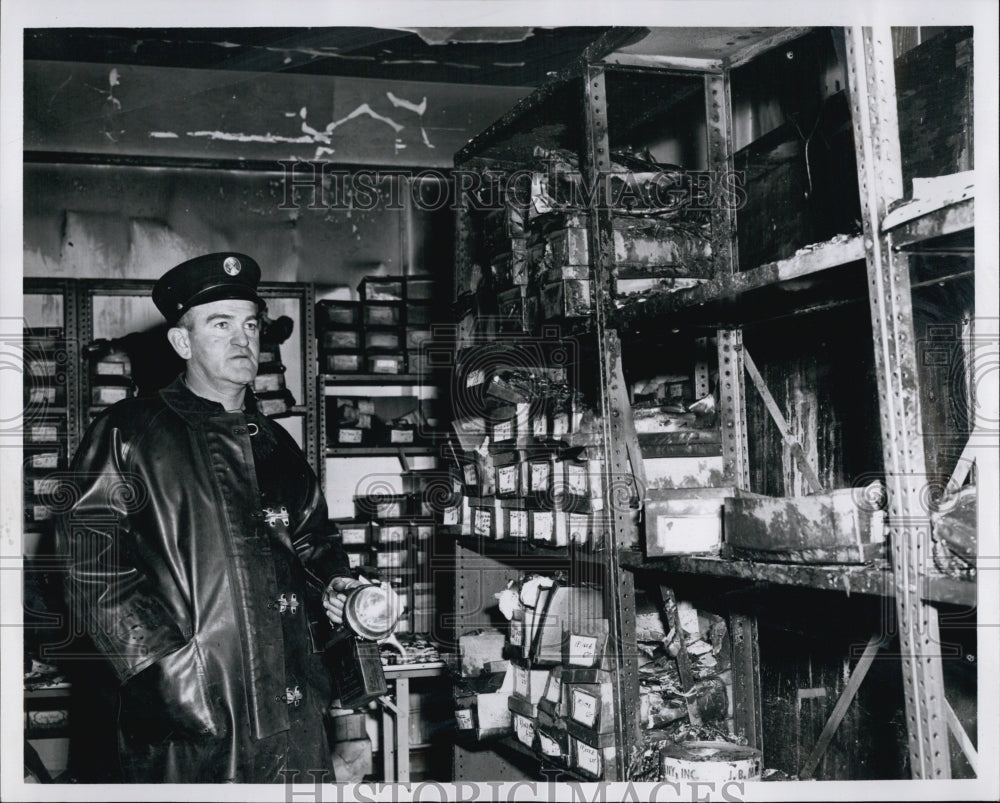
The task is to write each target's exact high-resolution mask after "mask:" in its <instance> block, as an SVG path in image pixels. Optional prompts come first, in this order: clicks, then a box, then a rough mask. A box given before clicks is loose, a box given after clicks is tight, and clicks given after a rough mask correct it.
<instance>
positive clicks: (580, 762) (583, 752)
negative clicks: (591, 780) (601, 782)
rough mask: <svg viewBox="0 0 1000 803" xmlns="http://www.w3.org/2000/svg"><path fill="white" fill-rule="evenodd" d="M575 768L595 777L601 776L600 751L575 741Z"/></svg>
mask: <svg viewBox="0 0 1000 803" xmlns="http://www.w3.org/2000/svg"><path fill="white" fill-rule="evenodd" d="M576 766H577V767H579V768H580V769H581V770H583V771H584V772H589V773H590V774H591V775H593V776H595V777H600V775H601V774H602V767H601V751H600V750H598V749H597V748H595V747H591V746H590V745H589V744H584V743H583V742H581V741H580V740H579V739H577V740H576Z"/></svg>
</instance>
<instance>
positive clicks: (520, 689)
mask: <svg viewBox="0 0 1000 803" xmlns="http://www.w3.org/2000/svg"><path fill="white" fill-rule="evenodd" d="M530 692H531V671H530V670H528V669H527V668H525V667H523V666H517V665H516V664H515V665H514V693H515V694H517V695H518V696H519V697H523V698H524V699H525V700H527V699H528V698H529V696H530Z"/></svg>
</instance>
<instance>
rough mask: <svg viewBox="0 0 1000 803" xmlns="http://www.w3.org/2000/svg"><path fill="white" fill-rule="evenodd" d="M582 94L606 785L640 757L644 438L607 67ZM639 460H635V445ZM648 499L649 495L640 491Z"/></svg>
mask: <svg viewBox="0 0 1000 803" xmlns="http://www.w3.org/2000/svg"><path fill="white" fill-rule="evenodd" d="M585 76H586V84H585V85H584V88H583V108H584V119H583V121H582V123H583V128H584V131H585V133H586V147H585V152H584V154H583V157H584V158H583V166H584V171H583V177H582V178H583V180H584V181H586V182H588V185H589V186H591V187H595V188H596V193H595V199H596V203H594V204H593V205H592V206H591V208H590V209H589V210H587V211H588V212H589V214H588V215H587V220H588V235H589V238H590V244H591V248H590V251H591V257H590V260H591V273H590V276H591V307H592V309H593V310H594V324H595V330H596V335H597V351H598V362H599V368H600V373H599V377H600V378H599V381H598V384H599V386H600V393H599V395H600V407H601V421H602V422H603V442H604V473H605V483H604V485H605V488H604V493H605V500H606V504H605V511H604V516H605V521H606V522H607V523H608V525H609V526H608V527H607V529H606V530H605V533H604V548H605V549H606V550H607V555H608V560H607V562H606V564H605V571H604V572H603V574H604V577H603V582H602V586H603V588H604V608H605V612H606V614H607V617H608V621H609V623H610V626H611V627H610V630H611V632H610V636H611V639H610V643H611V644H612V645H614V647H615V649H616V650H617V655H616V656H615V660H616V669H617V671H616V672H615V673H614V682H615V685H616V688H615V699H616V700H617V705H616V706H615V716H616V731H617V732H618V734H619V739H618V747H619V749H618V751H617V754H616V762H615V763H616V766H615V768H614V773H612V772H610V769H611V768H609V772H608V773H607V774H606V778H605V780H608V781H622V780H627V774H628V768H629V766H630V765H631V763H632V760H633V758H634V757H635V755H636V754H637V753H638V750H639V745H640V733H639V663H638V655H637V650H636V646H635V644H636V641H635V585H634V580H633V577H632V574H631V573H630V572H626V571H623V570H622V568H621V566H620V556H619V549H622V548H631V547H632V546H634V541H635V536H636V533H635V525H634V524H633V523H632V519H631V516H630V515H629V507H630V498H631V496H632V493H633V489H634V488H636V481H635V479H634V477H635V476H637V475H638V476H640V477H641V476H642V475H643V474H644V470H643V466H642V461H641V457H639V450H638V438H637V437H636V435H635V428H634V426H632V425H631V412H632V411H631V407H629V404H628V398H627V394H626V390H625V387H624V376H623V374H622V370H621V345H620V343H619V340H618V334H617V332H615V331H614V330H608V329H607V325H606V314H607V310H606V305H607V304H608V303H609V300H610V298H611V290H612V287H611V282H612V271H613V268H614V240H613V233H612V218H611V209H610V205H609V199H608V198H607V196H606V192H605V188H606V182H605V179H606V178H607V176H608V174H609V171H610V169H611V154H610V144H609V139H608V105H607V86H606V82H605V71H604V67H603V66H600V65H590V66H588V68H587V70H586V72H585ZM630 442H631V444H632V447H633V448H632V452H633V461H632V462H631V463H630V461H629V451H630V450H629V444H630ZM638 492H639V493H640V494H642V493H643V492H644V488H642V487H639V488H638Z"/></svg>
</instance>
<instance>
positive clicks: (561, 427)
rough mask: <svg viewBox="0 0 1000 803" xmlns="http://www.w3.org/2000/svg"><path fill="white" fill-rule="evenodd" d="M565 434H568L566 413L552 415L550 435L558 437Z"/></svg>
mask: <svg viewBox="0 0 1000 803" xmlns="http://www.w3.org/2000/svg"><path fill="white" fill-rule="evenodd" d="M567 434H569V416H568V415H566V413H557V414H556V415H554V416H552V437H553V438H559V437H561V436H563V435H567Z"/></svg>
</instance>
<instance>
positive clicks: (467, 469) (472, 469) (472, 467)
mask: <svg viewBox="0 0 1000 803" xmlns="http://www.w3.org/2000/svg"><path fill="white" fill-rule="evenodd" d="M463 472H464V474H465V484H466V485H475V484H476V483H477V482H478V481H479V472H478V471H476V464H475V463H466V464H465V466H464V467H463Z"/></svg>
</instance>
